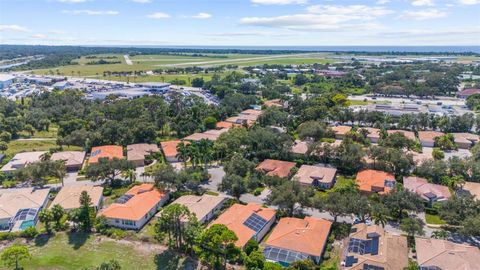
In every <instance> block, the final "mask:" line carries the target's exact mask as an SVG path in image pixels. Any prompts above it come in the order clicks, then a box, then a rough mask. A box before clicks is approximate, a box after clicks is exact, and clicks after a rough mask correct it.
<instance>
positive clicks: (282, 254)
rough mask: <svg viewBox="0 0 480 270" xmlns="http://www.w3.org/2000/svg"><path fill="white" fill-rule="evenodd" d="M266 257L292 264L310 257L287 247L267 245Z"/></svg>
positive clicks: (264, 252)
mask: <svg viewBox="0 0 480 270" xmlns="http://www.w3.org/2000/svg"><path fill="white" fill-rule="evenodd" d="M263 255H264V256H265V258H266V259H268V260H272V261H276V262H282V263H287V264H290V263H292V262H296V261H302V260H305V259H307V258H308V255H306V254H303V253H301V252H296V251H292V250H287V249H281V248H276V247H271V246H267V247H266V248H265V249H264V250H263Z"/></svg>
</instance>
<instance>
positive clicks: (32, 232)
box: [20, 227, 38, 239]
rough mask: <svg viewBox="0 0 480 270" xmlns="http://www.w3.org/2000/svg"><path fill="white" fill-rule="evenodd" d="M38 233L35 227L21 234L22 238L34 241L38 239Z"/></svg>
mask: <svg viewBox="0 0 480 270" xmlns="http://www.w3.org/2000/svg"><path fill="white" fill-rule="evenodd" d="M37 235H38V231H37V229H36V228H35V227H28V228H26V229H25V230H23V231H21V232H20V236H21V237H24V238H27V239H33V238H35V237H37Z"/></svg>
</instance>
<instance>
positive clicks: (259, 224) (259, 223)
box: [243, 213, 268, 233]
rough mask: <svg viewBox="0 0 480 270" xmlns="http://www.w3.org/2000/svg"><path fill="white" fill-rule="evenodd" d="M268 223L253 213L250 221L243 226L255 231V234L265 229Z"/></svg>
mask: <svg viewBox="0 0 480 270" xmlns="http://www.w3.org/2000/svg"><path fill="white" fill-rule="evenodd" d="M267 223H268V221H267V220H266V219H264V218H262V217H260V216H259V215H257V214H255V213H253V214H252V215H251V216H250V217H248V219H247V220H246V221H245V222H244V223H243V225H245V226H247V227H248V228H250V229H252V230H254V231H255V232H257V233H258V232H260V231H261V230H262V229H263V227H265V225H266V224H267Z"/></svg>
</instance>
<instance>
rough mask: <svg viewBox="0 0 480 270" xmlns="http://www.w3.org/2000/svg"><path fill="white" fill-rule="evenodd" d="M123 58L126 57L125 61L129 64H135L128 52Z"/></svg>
mask: <svg viewBox="0 0 480 270" xmlns="http://www.w3.org/2000/svg"><path fill="white" fill-rule="evenodd" d="M123 58H125V63H126V64H127V65H133V62H132V60H130V56H129V55H128V54H125V55H124V56H123Z"/></svg>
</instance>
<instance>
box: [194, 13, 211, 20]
mask: <svg viewBox="0 0 480 270" xmlns="http://www.w3.org/2000/svg"><path fill="white" fill-rule="evenodd" d="M211 17H212V14H209V13H205V12H200V13H198V14H197V15H193V16H191V18H194V19H201V20H204V19H208V18H211Z"/></svg>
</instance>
